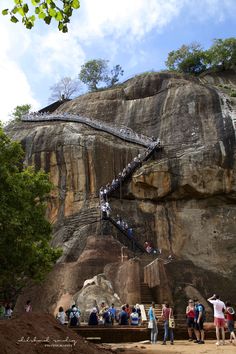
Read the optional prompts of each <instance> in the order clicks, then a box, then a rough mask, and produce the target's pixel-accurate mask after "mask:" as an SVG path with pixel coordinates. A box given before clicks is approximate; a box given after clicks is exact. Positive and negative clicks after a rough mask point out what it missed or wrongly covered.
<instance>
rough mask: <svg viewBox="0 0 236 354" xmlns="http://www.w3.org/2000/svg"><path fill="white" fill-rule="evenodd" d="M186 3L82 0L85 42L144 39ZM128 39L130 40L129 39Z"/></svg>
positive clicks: (141, 0)
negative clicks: (92, 39) (110, 39)
mask: <svg viewBox="0 0 236 354" xmlns="http://www.w3.org/2000/svg"><path fill="white" fill-rule="evenodd" d="M184 2H185V0H178V1H177V0H169V1H166V0H158V1H157V0H148V1H144V0H120V1H113V0H100V1H97V0H82V1H81V9H80V11H81V13H80V15H79V16H78V18H79V19H78V22H79V23H80V27H79V28H80V30H79V31H78V36H79V37H80V38H82V39H88V40H89V39H91V38H95V37H104V36H106V35H112V36H114V37H115V38H117V39H118V38H120V37H124V36H126V37H125V38H126V40H129V39H130V40H131V41H132V40H134V39H135V40H138V39H141V38H143V37H144V36H145V34H147V33H148V32H150V31H151V30H152V29H154V28H156V29H161V28H163V27H164V26H165V25H167V24H168V23H169V22H170V21H171V20H172V19H173V17H175V16H177V15H178V14H179V11H180V9H181V8H182V5H183V3H184ZM127 36H128V37H127Z"/></svg>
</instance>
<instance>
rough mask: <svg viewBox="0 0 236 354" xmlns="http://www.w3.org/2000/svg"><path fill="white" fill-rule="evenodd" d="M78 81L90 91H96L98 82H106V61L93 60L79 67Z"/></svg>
mask: <svg viewBox="0 0 236 354" xmlns="http://www.w3.org/2000/svg"><path fill="white" fill-rule="evenodd" d="M79 79H80V80H81V81H82V82H83V83H84V84H85V85H87V86H88V88H89V90H90V91H96V90H97V89H98V84H99V82H106V81H107V79H108V64H107V60H103V59H93V60H89V61H87V62H86V63H85V64H84V65H82V66H81V70H80V73H79Z"/></svg>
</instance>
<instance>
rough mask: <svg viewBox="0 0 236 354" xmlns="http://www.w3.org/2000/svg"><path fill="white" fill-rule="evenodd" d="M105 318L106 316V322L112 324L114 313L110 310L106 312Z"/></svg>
mask: <svg viewBox="0 0 236 354" xmlns="http://www.w3.org/2000/svg"><path fill="white" fill-rule="evenodd" d="M103 318H104V322H105V323H106V324H111V323H112V320H111V319H112V314H111V312H110V311H106V312H104V314H103Z"/></svg>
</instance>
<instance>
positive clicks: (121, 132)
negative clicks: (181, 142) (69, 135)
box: [21, 112, 152, 147]
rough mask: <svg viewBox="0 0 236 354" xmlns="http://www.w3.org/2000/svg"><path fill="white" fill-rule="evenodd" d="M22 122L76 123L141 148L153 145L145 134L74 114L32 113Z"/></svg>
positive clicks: (22, 119)
mask: <svg viewBox="0 0 236 354" xmlns="http://www.w3.org/2000/svg"><path fill="white" fill-rule="evenodd" d="M21 121H22V122H27V123H31V122H45V121H46V122H56V121H61V122H75V123H82V124H85V125H87V126H89V127H91V128H93V129H96V130H100V131H103V132H106V133H108V134H112V135H114V136H116V137H118V138H120V139H122V140H125V141H128V142H131V143H135V144H138V145H141V146H145V147H149V146H150V144H151V143H152V139H151V138H150V137H148V136H145V135H143V134H138V133H136V132H135V131H133V130H132V129H131V128H128V127H125V126H123V127H120V126H116V125H115V124H114V123H112V125H111V124H109V123H105V122H101V121H99V120H96V119H90V118H88V117H84V116H81V115H78V114H74V113H55V112H53V113H46V112H44V113H39V112H33V113H32V112H31V113H28V114H25V115H23V116H22V117H21Z"/></svg>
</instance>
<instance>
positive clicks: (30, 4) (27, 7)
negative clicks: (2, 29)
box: [2, 0, 80, 33]
mask: <svg viewBox="0 0 236 354" xmlns="http://www.w3.org/2000/svg"><path fill="white" fill-rule="evenodd" d="M11 1H12V3H13V4H12V5H13V7H12V8H8V9H4V10H3V11H2V14H3V15H8V16H10V20H11V21H12V22H13V23H17V22H19V21H20V20H21V22H22V23H23V24H24V25H25V27H26V28H28V29H31V28H32V27H33V26H34V24H35V21H36V20H37V19H40V20H43V21H44V22H45V23H46V24H47V25H49V24H50V23H51V21H52V20H55V21H57V22H58V29H59V31H62V32H64V33H65V32H68V27H67V25H68V23H69V22H70V18H71V16H72V14H73V11H74V10H77V9H79V7H80V2H79V0H28V1H25V0H11Z"/></svg>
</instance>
